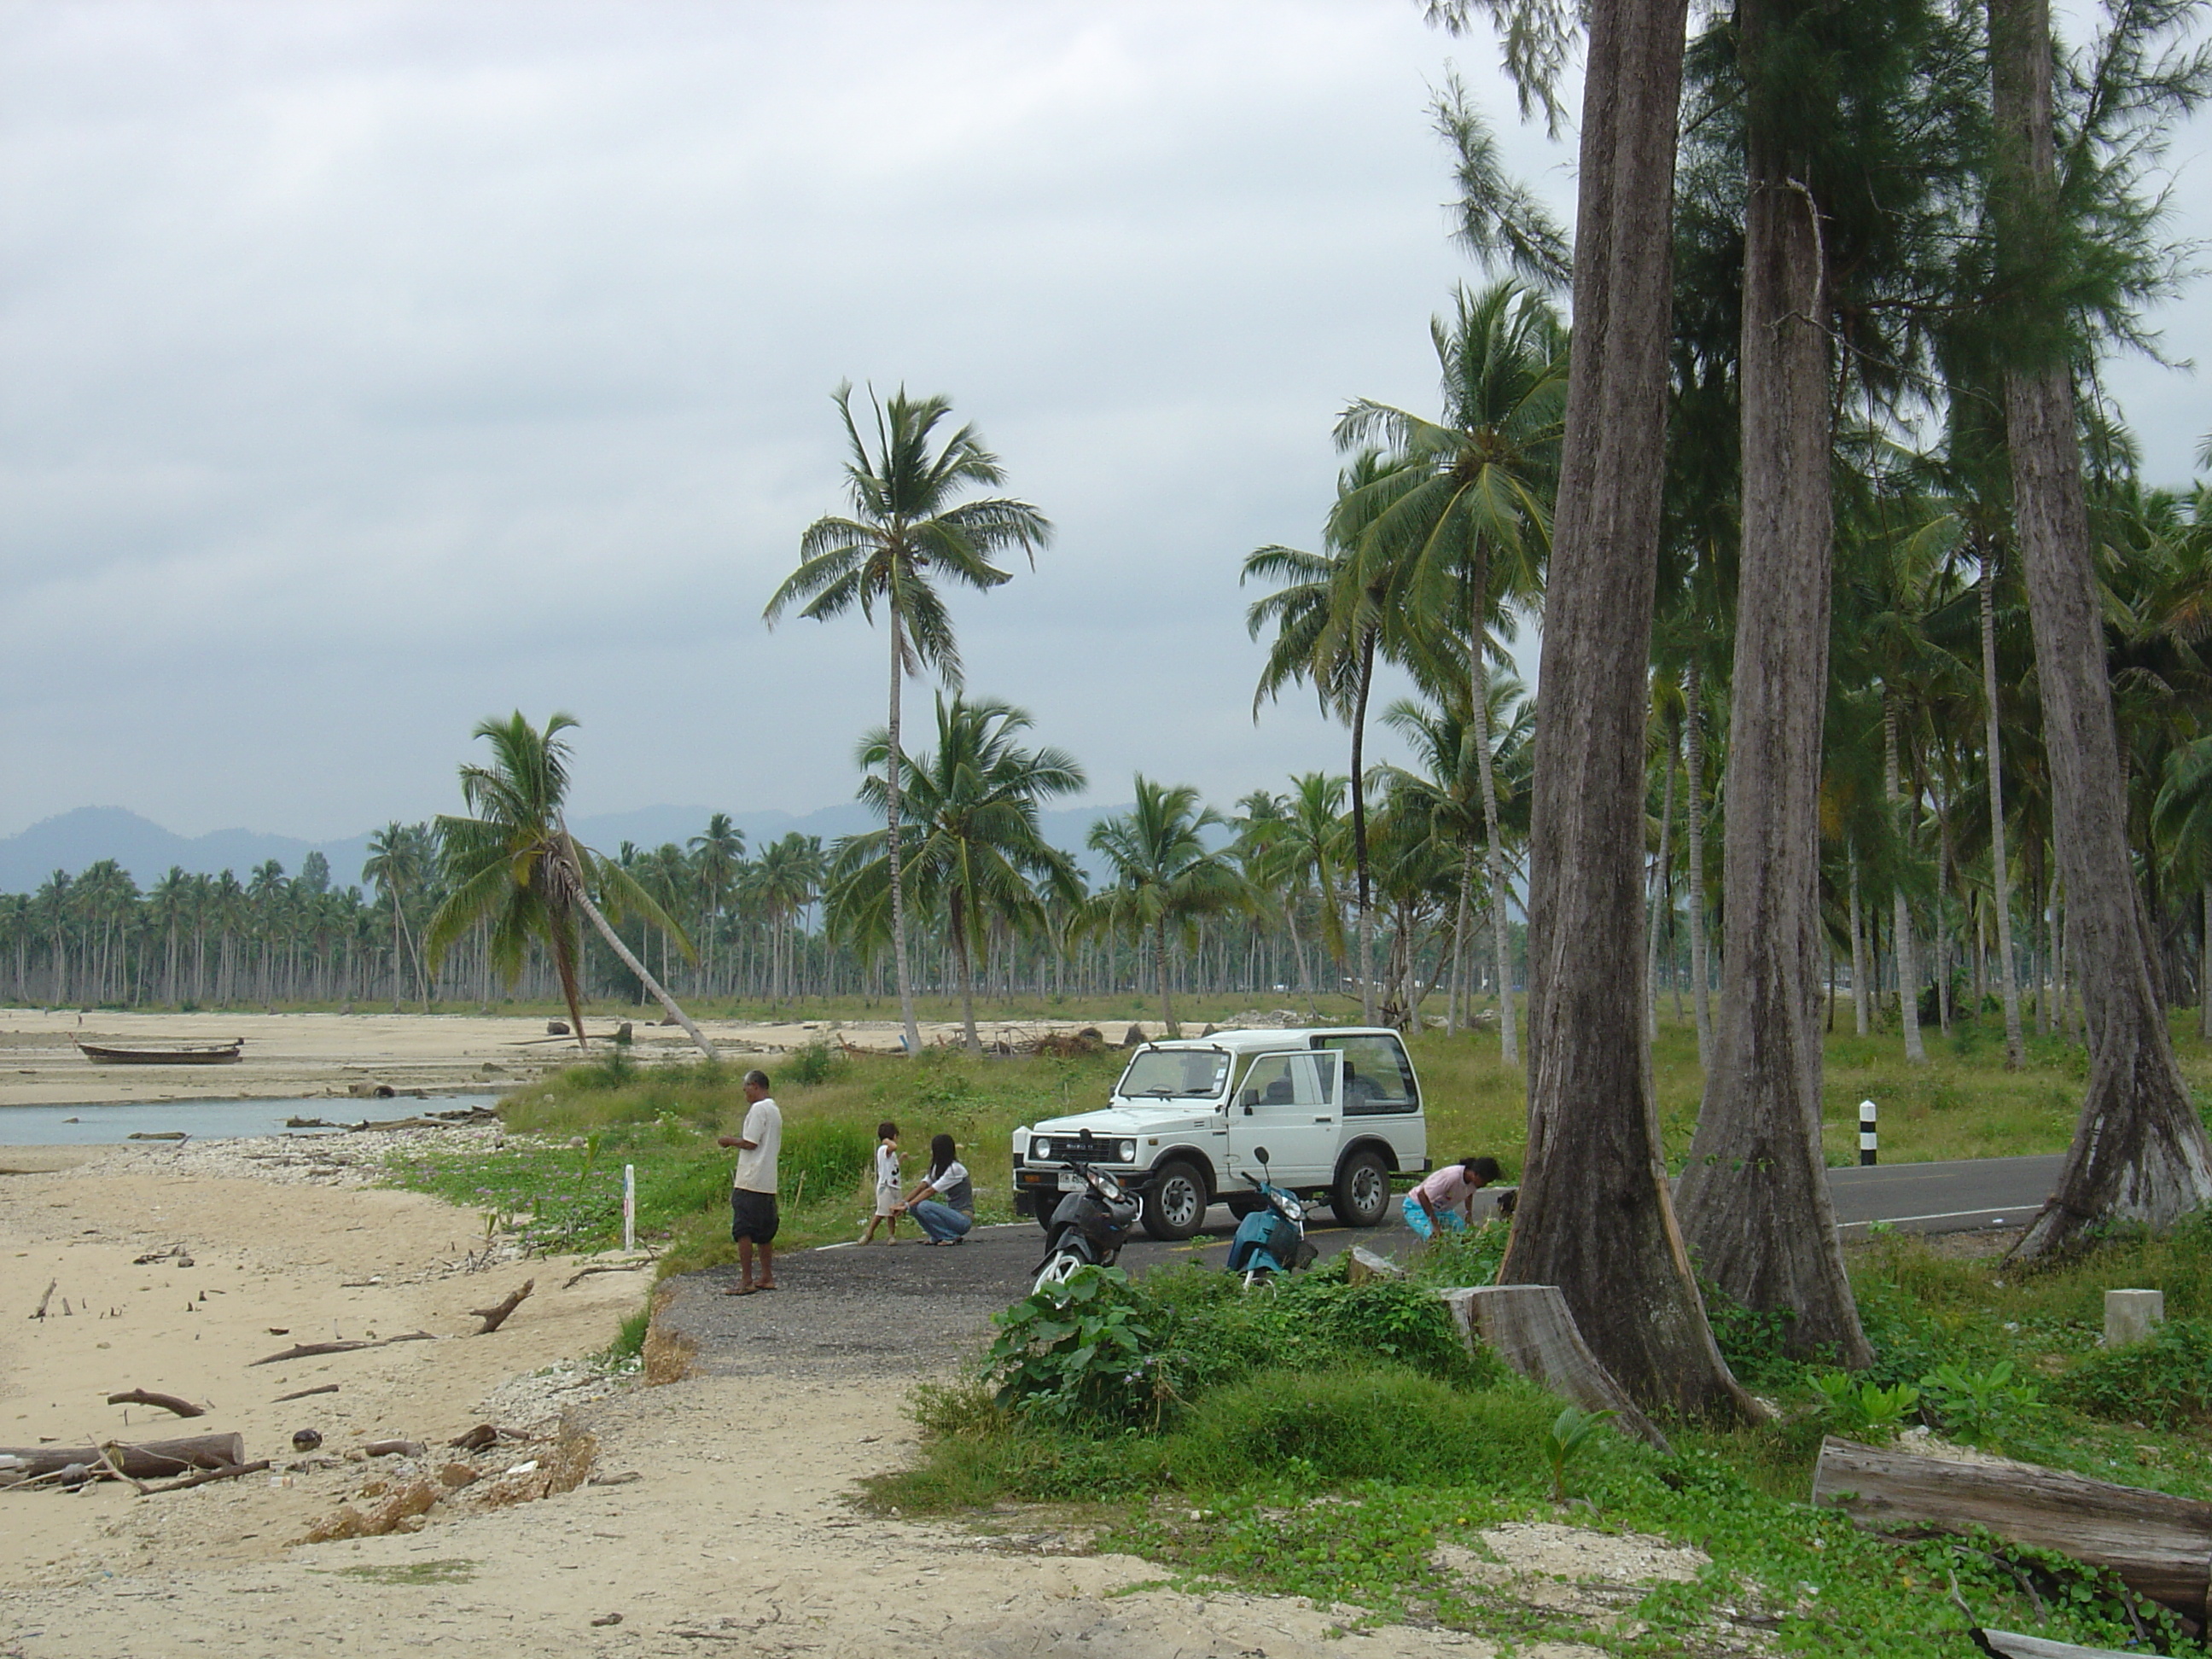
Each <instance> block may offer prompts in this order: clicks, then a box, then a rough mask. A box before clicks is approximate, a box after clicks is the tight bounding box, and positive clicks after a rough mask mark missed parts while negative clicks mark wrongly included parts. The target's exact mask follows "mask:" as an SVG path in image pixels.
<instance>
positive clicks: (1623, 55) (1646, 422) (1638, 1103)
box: [1501, 0, 1756, 1416]
mask: <svg viewBox="0 0 2212 1659" xmlns="http://www.w3.org/2000/svg"><path fill="white" fill-rule="evenodd" d="M1684 3H1685V0H1593V3H1592V4H1591V6H1590V8H1589V51H1588V58H1587V61H1588V70H1587V71H1586V74H1585V76H1584V80H1583V123H1582V144H1581V167H1580V171H1579V173H1578V176H1577V197H1578V203H1577V233H1576V238H1575V292H1574V315H1575V334H1574V343H1573V345H1572V347H1571V360H1570V371H1569V376H1568V393H1567V415H1566V440H1565V446H1564V450H1565V465H1564V467H1563V469H1562V474H1561V478H1560V485H1559V509H1558V515H1557V519H1556V520H1555V523H1554V526H1553V553H1552V565H1551V576H1550V582H1549V590H1548V593H1547V599H1546V612H1545V627H1544V648H1543V662H1542V684H1543V687H1544V696H1543V698H1542V700H1541V702H1540V704H1539V706H1538V707H1539V712H1538V714H1537V720H1536V770H1535V787H1534V800H1533V808H1534V814H1533V816H1534V823H1533V827H1532V833H1531V837H1530V853H1529V881H1528V968H1529V972H1528V1055H1529V1065H1528V1153H1527V1158H1526V1163H1525V1165H1524V1173H1523V1176H1522V1184H1521V1200H1520V1207H1519V1209H1518V1211H1517V1212H1516V1216H1515V1219H1514V1224H1513V1234H1512V1241H1511V1243H1510V1245H1509V1246H1508V1248H1507V1251H1506V1257H1505V1261H1504V1267H1503V1270H1502V1273H1501V1279H1503V1280H1504V1281H1505V1282H1508V1283H1517V1284H1527V1285H1558V1286H1559V1291H1560V1292H1561V1294H1562V1295H1563V1296H1564V1297H1565V1300H1566V1303H1567V1306H1568V1308H1569V1309H1570V1310H1571V1311H1572V1312H1573V1314H1574V1316H1575V1321H1576V1323H1577V1326H1578V1327H1579V1328H1580V1329H1581V1331H1582V1334H1583V1338H1584V1339H1585V1340H1587V1341H1588V1342H1589V1346H1590V1348H1591V1350H1592V1352H1594V1353H1595V1355H1596V1357H1597V1358H1598V1360H1599V1362H1600V1363H1601V1364H1603V1365H1604V1366H1605V1367H1606V1368H1607V1370H1610V1371H1611V1372H1612V1373H1613V1376H1614V1377H1615V1378H1616V1379H1618V1380H1619V1381H1620V1383H1621V1385H1622V1386H1623V1387H1624V1388H1625V1389H1626V1390H1627V1391H1628V1393H1629V1394H1630V1395H1632V1397H1633V1398H1634V1399H1635V1400H1636V1401H1638V1403H1640V1404H1642V1405H1644V1406H1645V1407H1655V1406H1656V1407H1666V1408H1669V1409H1672V1410H1674V1411H1676V1412H1678V1413H1684V1414H1686V1415H1692V1416H1705V1415H1709V1414H1723V1415H1745V1416H1751V1415H1755V1414H1756V1407H1754V1406H1753V1404H1752V1402H1751V1401H1750V1400H1749V1398H1748V1396H1747V1395H1745V1394H1744V1393H1743V1391H1742V1389H1741V1388H1740V1387H1739V1386H1738V1385H1737V1383H1736V1382H1735V1378H1734V1377H1733V1376H1730V1375H1729V1369H1728V1366H1727V1365H1726V1364H1725V1363H1723V1360H1722V1358H1721V1357H1720V1352H1719V1350H1718V1349H1717V1347H1715V1346H1714V1345H1713V1338H1712V1332H1711V1328H1709V1327H1708V1326H1707V1325H1706V1323H1705V1307H1704V1304H1702V1303H1701V1302H1700V1301H1699V1297H1698V1286H1697V1280H1696V1279H1695V1277H1694V1276H1693V1275H1692V1272H1691V1268H1690V1259H1689V1254H1688V1252H1687V1251H1686V1249H1684V1248H1683V1244H1682V1235H1681V1231H1680V1228H1679V1227H1678V1226H1677V1225H1675V1221H1674V1206H1673V1204H1672V1203H1671V1201H1670V1200H1669V1197H1668V1188H1667V1165H1666V1155H1665V1149H1664V1147H1663V1146H1662V1143H1661V1139H1660V1133H1659V1116H1658V1111H1657V1107H1656V1102H1655V1100H1654V1098H1653V1096H1652V1093H1651V1090H1650V1081H1649V1079H1650V1064H1649V1054H1648V1053H1647V1051H1646V1049H1645V1046H1644V998H1643V989H1644V987H1643V984H1642V979H1643V975H1642V974H1641V973H1640V971H1639V969H1640V968H1641V966H1642V964H1641V963H1639V962H1638V960H1637V957H1636V956H1635V953H1634V952H1633V951H1622V950H1621V948H1620V943H1621V941H1622V940H1623V939H1632V938H1634V937H1635V930H1636V924H1637V921H1638V915H1639V912H1640V910H1641V908H1642V904H1641V898H1642V895H1641V891H1640V889H1641V887H1642V879H1641V878H1642V875H1643V864H1644V711H1645V708H1646V704H1647V696H1646V691H1645V685H1644V664H1645V663H1647V662H1648V661H1649V660H1650V650H1651V611H1652V596H1653V587H1654V583H1655V577H1656V565H1657V559H1658V550H1659V509H1660V483H1661V479H1662V477H1663V475H1664V472H1665V456H1664V451H1665V441H1666V398H1665V392H1666V386H1667V345H1668V298H1669V285H1670V283H1671V280H1672V275H1671V259H1670V258H1669V249H1670V237H1671V223H1670V220H1671V209H1672V203H1673V197H1674V131H1675V115H1676V109H1677V106H1678V105H1679V103H1680V94H1681V69H1682V29H1683V13H1684Z"/></svg>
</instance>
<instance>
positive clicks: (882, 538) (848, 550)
mask: <svg viewBox="0 0 2212 1659" xmlns="http://www.w3.org/2000/svg"><path fill="white" fill-rule="evenodd" d="M868 402H869V405H870V407H871V408H872V410H874V414H875V433H874V448H873V449H871V448H870V447H869V442H868V440H867V439H866V438H864V437H863V436H862V435H861V433H860V427H859V426H858V424H857V423H855V422H854V419H853V387H852V385H851V383H850V382H849V381H848V383H846V384H845V385H843V386H839V387H838V388H837V391H836V404H837V414H838V417H839V418H840V419H841V420H842V422H844V425H845V437H846V441H847V443H848V446H849V448H850V452H851V453H850V455H849V456H848V459H847V460H846V463H845V483H846V490H847V493H848V496H849V497H850V499H851V501H852V508H853V511H852V514H851V516H850V517H837V516H831V517H827V518H821V519H817V520H815V521H814V522H813V523H812V524H811V525H809V526H807V528H806V533H805V535H804V536H802V537H801V538H799V568H798V569H796V570H794V571H793V572H792V574H790V575H789V576H788V577H787V578H786V579H785V580H784V584H783V586H781V587H779V588H778V589H776V591H775V597H773V598H772V599H769V602H768V608H767V610H766V611H764V612H763V616H765V617H766V618H767V620H768V622H769V625H770V626H771V627H772V626H774V625H775V622H776V619H777V618H778V617H781V616H782V614H783V613H784V611H786V610H787V609H788V608H789V607H791V606H792V605H799V615H800V616H802V617H812V618H813V619H814V620H816V621H817V622H826V621H828V620H829V618H830V617H838V616H842V615H843V614H844V613H845V612H846V611H849V610H851V609H853V607H854V606H855V605H858V606H859V607H860V614H861V615H862V616H864V617H867V618H868V619H869V620H870V621H871V622H872V621H874V620H875V614H876V608H877V606H878V605H881V606H882V607H883V609H884V613H885V616H886V618H887V620H888V622H889V623H890V643H891V688H890V720H889V723H888V725H887V726H886V728H885V729H886V731H887V732H888V734H889V748H888V749H887V750H886V759H885V762H884V851H885V855H886V857H887V858H888V859H889V860H890V865H889V867H890V900H891V951H892V958H893V961H894V963H896V971H897V976H898V993H899V1018H900V1019H901V1020H902V1022H903V1023H904V1024H905V1027H906V1042H907V1052H908V1053H909V1054H919V1053H920V1052H921V1027H920V1026H919V1025H918V1024H916V1023H915V1014H914V976H913V974H912V971H911V970H910V969H909V967H908V962H907V939H906V884H905V880H904V875H903V862H904V849H903V848H902V846H901V844H900V837H899V815H900V805H901V794H902V788H901V778H900V775H899V768H900V762H901V759H902V755H901V751H900V748H899V703H900V696H899V693H900V690H901V689H902V686H903V685H904V684H905V682H906V679H907V677H908V675H919V674H921V672H922V671H924V670H925V669H934V670H935V671H937V674H938V676H939V678H940V679H942V680H943V681H944V682H945V684H947V685H948V686H950V687H951V688H952V689H953V690H956V691H957V690H958V689H959V687H960V683H961V670H960V651H959V647H958V645H957V642H956V641H955V640H954V638H953V635H952V619H951V615H950V614H949V613H948V612H947V611H946V610H945V600H944V597H943V595H942V594H940V593H939V592H938V589H937V586H936V583H937V582H938V581H939V580H947V581H951V582H956V583H958V584H961V585H962V586H968V587H972V588H975V589H976V590H978V591H979V592H989V591H990V590H991V589H992V588H994V587H997V586H1000V585H1001V584H1002V583H1005V582H1006V581H1009V580H1012V572H1010V571H1006V570H1002V569H1000V568H999V567H998V566H996V565H994V563H992V562H991V561H992V559H993V558H994V557H995V556H999V555H1000V554H1002V553H1004V552H1006V550H1009V549H1019V550H1021V551H1022V552H1024V553H1025V554H1027V555H1028V556H1029V558H1030V564H1031V566H1032V567H1034V566H1035V564H1036V550H1037V549H1038V548H1040V547H1042V546H1043V545H1044V544H1045V543H1046V542H1047V541H1048V540H1049V539H1050V538H1051V535H1052V525H1051V523H1050V521H1049V520H1047V519H1046V518H1045V516H1044V514H1042V513H1040V512H1038V511H1037V510H1036V507H1032V506H1030V504H1029V503H1028V502H1027V501H1015V500H1012V499H1011V498H1009V497H1005V496H995V495H994V496H985V497H981V498H979V499H975V500H969V501H961V500H959V499H958V497H959V496H960V495H962V494H963V492H965V491H966V490H969V489H975V488H977V487H981V486H991V485H997V484H1000V483H1004V482H1005V481H1006V469H1005V468H1004V467H1002V466H1001V465H1000V464H999V458H998V457H997V456H996V455H994V454H993V453H991V452H990V451H989V450H988V449H987V448H985V447H983V440H982V437H981V434H979V433H978V432H977V431H976V430H975V428H974V427H973V426H963V427H962V428H960V429H959V430H958V431H957V432H955V433H953V434H952V435H951V436H950V437H949V438H946V439H945V440H944V441H942V442H935V441H934V436H933V435H934V434H935V432H936V429H937V428H938V426H939V423H940V422H943V421H944V420H945V416H948V415H950V414H951V412H952V405H951V401H950V400H949V399H947V398H943V397H933V398H908V396H907V394H906V389H905V388H904V387H903V386H902V387H901V388H900V389H899V390H898V392H896V393H895V394H894V395H893V396H892V398H891V399H890V403H889V404H880V403H878V402H877V401H876V399H875V398H874V396H873V394H872V393H871V394H870V397H869V399H868ZM933 446H934V447H933Z"/></svg>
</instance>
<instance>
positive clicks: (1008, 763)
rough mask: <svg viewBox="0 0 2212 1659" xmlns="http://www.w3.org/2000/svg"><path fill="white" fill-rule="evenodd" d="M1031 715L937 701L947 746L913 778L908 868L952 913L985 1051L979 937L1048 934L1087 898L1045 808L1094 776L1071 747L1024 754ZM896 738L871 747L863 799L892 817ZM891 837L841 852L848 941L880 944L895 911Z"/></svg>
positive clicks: (969, 1003)
mask: <svg viewBox="0 0 2212 1659" xmlns="http://www.w3.org/2000/svg"><path fill="white" fill-rule="evenodd" d="M1029 726H1030V716H1029V714H1028V713H1027V712H1026V711H1024V710H1023V709H1019V708H1013V707H1012V705H1010V704H1007V703H1003V702H997V701H995V700H992V699H986V700H984V701H983V702H972V703H971V702H968V701H967V700H966V699H964V698H962V697H957V696H956V697H953V698H952V699H951V701H949V702H948V701H947V700H946V699H945V698H944V697H943V696H939V698H938V700H937V748H936V750H935V751H934V752H933V753H928V754H924V755H921V756H920V757H917V758H916V759H915V761H914V763H913V767H912V769H911V771H910V772H909V773H908V791H907V806H908V810H909V812H910V814H911V818H912V823H913V824H914V828H915V832H916V835H915V845H914V847H913V848H912V849H911V853H910V856H909V857H908V860H907V864H906V877H907V879H908V883H909V884H911V886H912V889H913V892H912V897H913V898H914V900H915V902H916V903H917V904H918V905H921V906H923V907H926V908H930V909H933V910H934V909H940V908H941V909H942V910H943V911H944V912H945V921H946V923H947V925H948V927H949V929H950V932H951V939H952V955H953V959H954V961H955V963H957V967H958V969H959V975H960V1023H961V1029H962V1032H963V1036H964V1037H965V1039H966V1041H967V1044H968V1051H969V1053H970V1054H981V1053H982V1052H983V1043H982V1039H981V1037H980V1036H978V1035H977V1033H976V1030H975V941H976V939H977V937H978V935H979V934H981V933H983V932H984V931H985V930H986V929H987V928H988V927H991V926H992V925H994V924H996V923H1010V924H1012V925H1014V926H1018V927H1022V926H1025V927H1030V928H1033V929H1035V930H1036V931H1037V932H1039V933H1043V932H1046V931H1047V930H1048V925H1049V914H1048V901H1049V902H1051V903H1052V904H1056V905H1057V906H1059V907H1060V908H1071V907H1073V905H1075V904H1077V903H1078V902H1080V900H1081V899H1082V896H1083V878H1082V877H1081V875H1080V874H1079V873H1078V872H1077V870H1076V868H1075V866H1074V864H1073V861H1072V860H1070V859H1069V858H1068V856H1067V854H1065V853H1063V852H1061V851H1060V849H1059V848H1056V847H1054V846H1053V845H1052V844H1051V843H1050V842H1048V841H1047V840H1046V839H1045V838H1044V832H1043V830H1042V829H1041V828H1040V827H1039V825H1038V823H1037V809H1038V807H1039V806H1040V805H1041V804H1042V803H1043V802H1044V801H1047V800H1049V799H1052V798H1053V797H1054V796H1058V795H1072V794H1075V793H1079V791H1080V790H1081V789H1082V788H1083V787H1084V784H1085V778H1084V775H1083V769H1082V767H1080V766H1079V765H1078V764H1077V763H1076V761H1075V757H1073V755H1070V754H1069V753H1068V752H1067V751H1066V750H1064V749H1053V748H1045V749H1035V750H1030V749H1023V748H1020V747H1018V746H1017V745H1016V744H1015V742H1014V739H1015V738H1016V737H1017V736H1018V735H1019V734H1020V733H1021V732H1024V731H1026V730H1027V729H1028V728H1029ZM860 764H861V766H862V767H863V768H864V769H868V770H869V772H870V773H871V775H870V776H869V777H868V778H867V779H866V781H863V782H862V784H861V785H860V798H861V799H863V800H865V801H866V802H867V803H868V804H869V805H871V806H872V807H874V808H876V809H877V810H878V811H884V810H886V808H887V805H888V798H889V794H890V790H889V788H888V786H887V784H886V782H885V776H884V775H888V773H889V771H890V734H889V733H888V732H884V731H882V730H880V729H878V730H877V731H874V732H870V733H869V734H868V735H867V737H866V738H864V739H862V741H861V744H860ZM878 769H881V772H882V773H883V774H884V775H875V774H876V773H877V771H878ZM886 840H887V836H885V835H881V834H878V835H867V836H854V838H853V839H852V840H850V841H848V842H845V843H844V845H843V846H842V848H840V849H839V853H838V860H837V868H836V872H835V873H834V874H833V875H832V877H831V888H830V902H829V914H830V918H831V921H832V925H833V927H835V928H836V931H837V932H838V933H842V934H844V935H846V936H848V937H854V938H865V939H880V938H881V936H882V933H883V932H884V921H885V916H884V912H885V910H886V909H887V908H888V906H887V903H886V899H887V896H888V893H889V890H890V863H889V860H888V858H887V856H886V846H885V843H886Z"/></svg>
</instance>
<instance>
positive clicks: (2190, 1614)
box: [1813, 1436, 2212, 1624]
mask: <svg viewBox="0 0 2212 1659" xmlns="http://www.w3.org/2000/svg"><path fill="white" fill-rule="evenodd" d="M1813 1501H1814V1503H1815V1504H1831V1505H1832V1506H1834V1507H1836V1508H1838V1509H1840V1510H1844V1511H1845V1512H1846V1513H1847V1514H1849V1515H1850V1517H1851V1518H1852V1519H1853V1520H1854V1521H1857V1522H1861V1523H1862V1524H1863V1525H1868V1526H1875V1527H1881V1526H1888V1525H1892V1524H1894V1523H1896V1522H1918V1523H1920V1524H1923V1525H1928V1526H1936V1527H1966V1526H1976V1527H1982V1528H1986V1529H1987V1530H1989V1531H1990V1532H1993V1533H1995V1534H1996V1535H1997V1536H1998V1537H2000V1538H2004V1539H2008V1540H2010V1541H2012V1542H2014V1543H2016V1544H2027V1545H2032V1546H2033V1547H2036V1548H2039V1549H2047V1550H2056V1551H2057V1552H2058V1553H2060V1554H2062V1555H2069V1556H2071V1557H2072V1558H2073V1559H2075V1560H2076V1561H2080V1562H2082V1563H2084V1564H2085V1565H2089V1566H2093V1567H2107V1568H2110V1569H2111V1570H2112V1571H2113V1572H2115V1573H2117V1574H2118V1576H2119V1577H2120V1579H2121V1580H2122V1582H2124V1583H2125V1584H2126V1585H2127V1586H2128V1588H2129V1589H2132V1590H2134V1591H2136V1593H2137V1594H2138V1595H2147V1596H2148V1597H2150V1599H2151V1600H2153V1601H2159V1602H2162V1603H2164V1604H2165V1605H2166V1606H2167V1607H2172V1609H2173V1610H2174V1611H2175V1612H2176V1613H2180V1614H2182V1615H2183V1616H2184V1617H2185V1618H2188V1619H2193V1620H2197V1622H2198V1623H2200V1624H2202V1623H2203V1622H2204V1618H2205V1593H2206V1590H2207V1589H2208V1587H2209V1586H2212V1504H2206V1503H2200V1502H2198V1501H2197V1500H2196V1499H2194V1498H2174V1497H2171V1496H2169V1495H2168V1494H2167V1493H2165V1492H2147V1491H2145V1490H2144V1489H2142V1487H2140V1486H2114V1485H2112V1483H2111V1482H2109V1481H2105V1480H2088V1479H2087V1478H2085V1477H2083V1476H2081V1475H2078V1474H2062V1473H2060V1472H2059V1471H2058V1470H2057V1469H2045V1468H2038V1467H2037V1466H2035V1465H2034V1464H2033V1463H2010V1462H2002V1463H1957V1462H1951V1461H1950V1460H1949V1459H1948V1458H1940V1457H1918V1456H1915V1455H1912V1454H1911V1453H1910V1452H1899V1451H1891V1450H1888V1449H1885V1448H1882V1447H1879V1446H1863V1445H1859V1444H1857V1443H1855V1442H1853V1441H1849V1440H1839V1439H1837V1438H1836V1437H1834V1436H1830V1437H1828V1438H1827V1439H1826V1440H1824V1441H1822V1442H1821V1443H1820V1464H1819V1466H1818V1467H1817V1468H1815V1469H1814V1472H1813Z"/></svg>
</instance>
